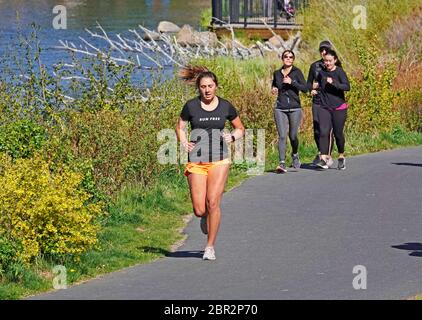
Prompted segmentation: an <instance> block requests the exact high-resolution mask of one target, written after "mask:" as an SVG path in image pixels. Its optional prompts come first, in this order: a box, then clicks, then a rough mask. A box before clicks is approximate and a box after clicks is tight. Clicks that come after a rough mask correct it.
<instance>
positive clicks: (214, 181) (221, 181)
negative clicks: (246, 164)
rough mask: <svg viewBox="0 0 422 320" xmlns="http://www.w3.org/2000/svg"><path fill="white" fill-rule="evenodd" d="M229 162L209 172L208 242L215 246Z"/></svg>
mask: <svg viewBox="0 0 422 320" xmlns="http://www.w3.org/2000/svg"><path fill="white" fill-rule="evenodd" d="M229 167H230V165H229V164H225V165H220V166H216V167H214V168H213V169H211V170H210V171H209V172H208V180H207V192H206V205H207V211H208V242H207V246H210V247H213V246H214V244H215V240H216V237H217V232H218V229H219V227H220V221H221V209H220V202H221V197H222V195H223V192H224V187H225V185H226V181H227V177H228V173H229Z"/></svg>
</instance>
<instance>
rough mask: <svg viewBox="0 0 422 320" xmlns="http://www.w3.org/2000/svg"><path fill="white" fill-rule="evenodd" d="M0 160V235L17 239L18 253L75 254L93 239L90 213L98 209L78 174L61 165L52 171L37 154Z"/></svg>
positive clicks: (30, 255) (25, 256)
mask: <svg viewBox="0 0 422 320" xmlns="http://www.w3.org/2000/svg"><path fill="white" fill-rule="evenodd" d="M0 161H1V163H0V186H1V187H0V236H2V237H4V238H6V239H8V240H10V241H13V242H16V243H18V244H20V247H21V248H22V249H21V251H20V252H18V258H20V259H21V260H22V261H24V262H29V261H30V259H31V258H33V257H35V256H37V255H39V254H40V253H47V254H54V255H65V254H73V255H77V254H80V253H82V252H84V251H86V250H87V249H88V248H90V247H91V246H92V245H94V244H95V243H96V242H97V231H98V229H99V226H98V225H97V224H96V223H95V221H94V218H95V217H96V216H98V215H99V214H101V210H102V208H101V205H99V204H93V203H91V204H87V201H88V200H89V199H90V197H91V196H90V195H89V194H88V193H86V192H85V191H84V190H81V188H79V186H80V183H81V180H82V178H83V177H82V176H81V175H80V174H77V173H75V172H72V171H70V170H69V169H67V168H62V169H60V170H57V171H58V172H55V173H54V174H53V173H52V172H51V170H50V168H49V165H48V163H47V162H45V161H44V160H42V159H41V158H39V157H38V156H35V157H34V158H31V159H18V160H16V161H15V162H13V163H12V162H11V161H10V160H8V159H7V156H5V155H4V154H3V155H0Z"/></svg>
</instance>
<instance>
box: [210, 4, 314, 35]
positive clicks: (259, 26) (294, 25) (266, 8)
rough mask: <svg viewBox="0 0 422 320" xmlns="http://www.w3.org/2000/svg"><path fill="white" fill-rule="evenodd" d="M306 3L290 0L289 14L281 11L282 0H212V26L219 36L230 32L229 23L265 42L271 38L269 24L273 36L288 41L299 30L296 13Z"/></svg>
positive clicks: (235, 28)
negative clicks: (291, 7)
mask: <svg viewBox="0 0 422 320" xmlns="http://www.w3.org/2000/svg"><path fill="white" fill-rule="evenodd" d="M308 1H309V0H291V3H292V5H293V7H294V8H295V14H294V15H292V14H289V13H288V12H287V11H285V10H283V8H284V2H285V1H284V0H212V27H213V29H214V30H215V32H216V33H217V34H218V35H221V34H225V33H229V32H230V31H229V30H228V29H227V24H230V26H231V27H233V29H234V30H242V31H243V32H244V33H245V34H246V35H247V36H249V37H254V36H255V37H260V38H263V39H268V38H270V37H272V36H273V34H272V32H271V31H270V30H269V29H268V27H267V25H268V26H269V27H271V29H272V30H273V31H274V32H275V33H277V34H279V35H281V36H282V37H283V38H288V36H289V34H291V33H292V31H293V32H295V31H296V30H300V29H301V28H302V26H303V21H300V20H299V19H298V18H297V13H298V11H300V10H301V9H303V7H304V6H306V5H307V4H308ZM264 22H265V23H264ZM266 24H267V25H266Z"/></svg>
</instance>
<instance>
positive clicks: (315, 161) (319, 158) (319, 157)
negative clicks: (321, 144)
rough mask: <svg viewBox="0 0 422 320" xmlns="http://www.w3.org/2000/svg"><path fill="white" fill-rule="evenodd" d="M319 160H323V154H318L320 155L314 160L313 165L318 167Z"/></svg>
mask: <svg viewBox="0 0 422 320" xmlns="http://www.w3.org/2000/svg"><path fill="white" fill-rule="evenodd" d="M319 160H321V154H320V153H318V154H317V155H316V156H315V158H314V160H312V164H313V165H314V166H316V165H317V163H318V162H319Z"/></svg>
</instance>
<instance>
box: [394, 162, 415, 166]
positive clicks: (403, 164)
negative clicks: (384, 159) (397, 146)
mask: <svg viewBox="0 0 422 320" xmlns="http://www.w3.org/2000/svg"><path fill="white" fill-rule="evenodd" d="M391 164H395V165H396V166H411V167H422V163H411V162H392V163H391Z"/></svg>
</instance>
